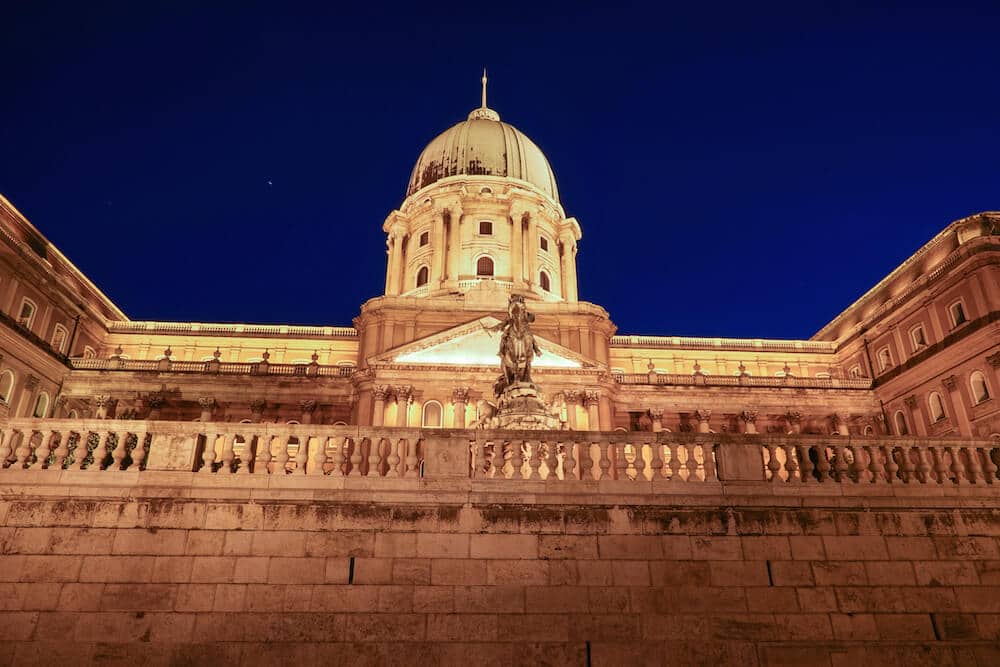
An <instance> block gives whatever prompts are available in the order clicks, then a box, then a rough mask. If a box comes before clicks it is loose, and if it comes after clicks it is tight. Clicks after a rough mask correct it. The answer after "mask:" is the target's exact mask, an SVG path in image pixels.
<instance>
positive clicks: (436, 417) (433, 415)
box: [420, 401, 443, 428]
mask: <svg viewBox="0 0 1000 667" xmlns="http://www.w3.org/2000/svg"><path fill="white" fill-rule="evenodd" d="M441 417H442V410H441V404H440V403H438V402H437V401H427V402H426V403H424V414H423V417H422V418H421V421H420V423H421V424H422V425H423V427H424V428H441V426H442V425H443V424H442V423H441Z"/></svg>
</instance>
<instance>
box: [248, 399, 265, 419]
mask: <svg viewBox="0 0 1000 667" xmlns="http://www.w3.org/2000/svg"><path fill="white" fill-rule="evenodd" d="M266 408H267V401H266V400H264V399H263V398H257V399H254V400H252V401H250V412H251V413H253V414H255V415H259V414H263V413H264V410H265V409H266Z"/></svg>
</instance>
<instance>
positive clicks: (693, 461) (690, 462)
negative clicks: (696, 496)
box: [684, 444, 700, 482]
mask: <svg viewBox="0 0 1000 667" xmlns="http://www.w3.org/2000/svg"><path fill="white" fill-rule="evenodd" d="M684 448H685V449H686V450H687V469H688V476H687V481H689V482H697V481H700V480H699V479H698V458H697V457H696V456H695V455H694V448H695V445H691V444H688V445H684Z"/></svg>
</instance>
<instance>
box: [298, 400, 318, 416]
mask: <svg viewBox="0 0 1000 667" xmlns="http://www.w3.org/2000/svg"><path fill="white" fill-rule="evenodd" d="M299 410H301V411H302V412H308V413H313V412H316V399H314V398H307V399H304V400H301V401H299Z"/></svg>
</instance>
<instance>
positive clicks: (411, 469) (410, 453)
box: [403, 440, 493, 477]
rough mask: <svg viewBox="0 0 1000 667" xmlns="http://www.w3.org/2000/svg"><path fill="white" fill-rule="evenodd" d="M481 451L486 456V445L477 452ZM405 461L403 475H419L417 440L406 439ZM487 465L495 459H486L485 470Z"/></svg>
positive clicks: (490, 464)
mask: <svg viewBox="0 0 1000 667" xmlns="http://www.w3.org/2000/svg"><path fill="white" fill-rule="evenodd" d="M477 446H478V443H477ZM479 453H482V454H483V456H485V455H486V447H483V448H482V450H481V451H480V452H477V454H479ZM403 463H404V464H405V466H406V467H405V468H403V475H405V476H406V477H409V476H410V475H419V471H418V470H417V440H413V441H412V442H411V441H409V440H407V441H406V456H405V458H404V459H403ZM487 465H489V466H492V465H493V461H492V460H491V461H489V463H487V462H486V461H485V460H484V461H483V470H486V469H487V468H486V466H487Z"/></svg>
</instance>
